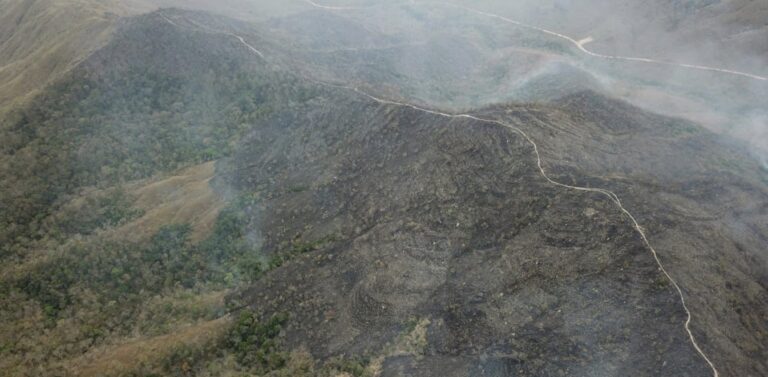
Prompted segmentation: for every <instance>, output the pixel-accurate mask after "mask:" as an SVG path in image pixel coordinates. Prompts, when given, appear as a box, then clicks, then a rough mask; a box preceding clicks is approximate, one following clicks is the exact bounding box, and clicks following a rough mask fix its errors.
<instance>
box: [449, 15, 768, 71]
mask: <svg viewBox="0 0 768 377" xmlns="http://www.w3.org/2000/svg"><path fill="white" fill-rule="evenodd" d="M441 4H442V5H445V6H449V7H455V8H459V9H463V10H466V11H468V12H471V13H475V14H479V15H482V16H486V17H491V18H495V19H498V20H501V21H504V22H506V23H510V24H513V25H516V26H520V27H524V28H527V29H532V30H536V31H539V32H542V33H544V34H547V35H551V36H554V37H557V38H560V39H564V40H566V41H568V42H570V43H571V44H573V45H574V46H576V48H578V49H579V51H581V52H583V53H585V54H587V55H589V56H592V57H595V58H601V59H608V60H621V61H628V62H639V63H650V64H656V65H667V66H673V67H680V68H688V69H695V70H700V71H710V72H718V73H724V74H729V75H735V76H741V77H746V78H749V79H753V80H759V81H768V77H765V76H760V75H755V74H751V73H747V72H740V71H734V70H730V69H725V68H716V67H707V66H703V65H697V64H686V63H675V62H668V61H663V60H657V59H650V58H635V57H627V56H617V55H604V54H599V53H596V52H593V51H590V50H588V49H587V48H586V47H584V45H586V44H587V43H589V42H593V41H594V39H592V37H587V38H585V39H582V40H576V39H575V38H572V37H569V36H567V35H565V34H561V33H558V32H555V31H552V30H547V29H544V28H540V27H538V26H533V25H528V24H526V23H523V22H520V21H515V20H513V19H510V18H507V17H504V16H500V15H498V14H493V13H488V12H484V11H481V10H477V9H473V8H469V7H465V6H463V5H456V4H448V3H441Z"/></svg>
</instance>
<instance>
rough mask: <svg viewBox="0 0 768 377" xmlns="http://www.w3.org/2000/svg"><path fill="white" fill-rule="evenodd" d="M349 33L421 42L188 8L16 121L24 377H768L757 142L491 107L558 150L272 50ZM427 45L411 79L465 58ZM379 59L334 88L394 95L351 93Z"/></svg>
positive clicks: (567, 103)
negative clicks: (747, 148)
mask: <svg viewBox="0 0 768 377" xmlns="http://www.w3.org/2000/svg"><path fill="white" fill-rule="evenodd" d="M299 19H300V17H298V18H290V20H292V22H297V20H299ZM329 20H330V22H332V23H338V24H339V25H338V26H340V30H341V31H339V30H325V33H326V34H323V35H325V36H338V35H344V36H345V37H348V39H346V40H345V41H344V43H343V44H338V43H336V42H332V43H330V44H329V45H328V46H327V47H328V48H330V49H339V48H341V49H344V48H349V47H352V48H357V47H368V46H367V44H372V43H378V42H379V41H385V42H397V41H398V39H397V37H392V36H391V35H387V34H386V33H384V34H381V33H378V32H375V31H371V30H366V29H359V28H357V26H358V25H356V24H355V23H346V22H342V21H343V20H342V21H339V20H338V19H337V18H335V17H331V16H323V17H319V18H318V19H316V20H313V21H312V22H308V23H307V25H296V26H294V25H293V24H285V23H283V24H282V26H283V27H284V28H283V29H282V30H277V31H272V32H270V31H265V29H266V27H265V25H273V26H275V27H276V28H277V27H279V26H280V25H281V22H280V21H275V22H271V23H267V24H261V25H257V26H253V25H250V24H248V23H244V22H241V21H234V20H231V19H226V18H224V17H219V16H213V15H209V14H205V13H201V12H187V11H181V10H163V11H162V12H155V13H152V14H148V15H144V16H140V17H136V18H132V19H126V20H124V21H123V22H122V23H121V27H120V28H119V29H118V30H117V31H116V32H115V33H114V35H113V38H112V39H111V40H110V42H109V43H108V44H107V45H106V46H105V47H104V48H102V49H100V50H99V51H98V52H96V53H94V54H92V55H91V56H90V57H89V58H88V59H87V60H85V61H84V62H83V63H81V64H79V65H78V66H77V67H76V68H75V69H74V70H73V71H72V72H70V73H69V74H67V75H65V76H64V77H63V78H62V79H61V80H60V81H58V82H57V84H56V85H55V86H52V87H50V88H48V89H46V90H45V91H44V92H43V94H42V95H40V96H38V97H37V98H36V99H35V100H34V101H32V102H31V103H30V104H28V106H25V107H24V108H23V109H20V110H19V111H18V112H15V113H14V114H13V116H12V117H8V118H5V122H6V125H5V126H4V127H3V128H2V129H3V132H4V133H3V135H2V136H3V140H5V142H4V143H3V144H2V157H0V158H1V159H0V189H1V190H0V193H1V194H0V195H2V196H0V200H1V202H0V204H2V207H0V208H1V209H2V210H1V211H0V220H2V223H0V225H1V226H2V228H0V229H2V233H0V237H2V241H3V249H2V251H3V255H2V258H3V261H4V265H3V270H2V274H0V275H1V276H2V278H1V279H0V293H1V294H0V299H2V301H1V302H0V304H2V305H0V308H2V309H0V325H1V326H0V334H2V336H0V339H2V343H0V349H2V350H4V351H7V352H4V354H3V357H2V360H0V366H2V370H3V371H7V373H8V374H10V375H40V374H44V375H68V374H69V375H82V374H90V375H131V374H134V375H136V374H138V375H151V374H160V375H184V376H189V375H201V376H205V375H222V374H226V373H232V374H250V375H270V376H314V375H317V376H338V375H340V374H342V373H348V374H350V375H354V376H364V375H365V376H368V375H382V376H396V375H406V376H425V375H426V376H430V375H435V376H437V375H446V376H454V375H455V376H466V375H470V376H481V375H485V376H487V375H496V376H506V375H530V376H538V375H558V374H559V375H575V376H595V375H598V376H602V375H604V376H612V375H620V374H631V375H641V376H656V375H680V376H701V375H713V369H712V368H713V366H711V365H709V363H708V362H707V360H705V359H704V357H703V356H707V357H708V358H711V360H712V362H713V364H714V367H716V368H717V370H719V371H720V373H721V375H745V376H753V375H754V376H759V375H764V374H765V373H766V371H767V370H768V366H766V364H765V360H766V357H765V356H766V354H765V352H766V350H765V348H764V347H763V346H762V344H763V343H764V339H763V337H764V334H765V333H766V331H767V329H766V326H765V321H764V318H765V315H766V310H767V308H766V302H768V300H766V296H765V292H766V281H768V280H766V276H765V271H766V270H768V269H766V260H765V256H764V255H762V254H761V251H762V250H763V249H764V246H765V244H766V240H765V237H764V236H763V234H765V232H766V231H767V230H766V229H765V224H764V222H761V221H762V219H764V218H765V216H766V211H767V210H768V208H766V207H765V203H766V202H768V200H766V196H768V188H767V186H768V182H766V179H765V171H764V170H761V168H760V167H759V166H757V164H756V163H754V162H749V161H750V160H749V157H748V156H747V155H746V154H745V153H744V152H743V151H742V150H740V148H741V145H740V144H739V143H738V142H736V141H734V142H733V144H730V142H723V141H722V140H720V139H718V138H716V137H715V135H713V134H711V133H709V132H707V131H704V130H703V129H701V128H700V127H698V126H696V125H694V124H691V123H687V122H684V121H681V120H679V119H672V118H665V117H660V116H657V115H653V114H650V113H647V112H645V111H642V110H640V109H638V108H635V107H632V106H629V105H627V104H625V103H622V102H619V101H615V100H610V99H607V98H605V97H604V96H602V95H600V94H597V93H594V92H581V93H577V94H573V95H571V96H566V97H563V98H558V96H553V95H552V94H551V93H552V92H557V89H555V90H551V89H549V88H548V87H547V83H544V84H542V85H536V84H533V85H534V87H536V88H542V86H543V87H544V88H543V89H542V92H543V93H546V94H547V97H548V99H549V104H537V105H533V104H506V105H496V106H492V107H486V108H482V109H479V110H475V111H472V114H474V115H475V116H477V117H482V118H488V119H499V120H501V121H503V122H504V124H507V125H510V126H511V127H517V128H519V129H521V130H524V131H525V132H526V133H527V134H528V135H530V137H531V140H533V141H535V142H536V143H537V147H538V149H534V145H533V144H532V143H531V140H529V139H527V138H525V137H523V136H522V135H521V134H520V133H516V132H514V131H513V129H511V128H509V127H502V126H500V125H499V124H498V123H493V122H488V121H482V120H479V119H471V118H468V117H466V116H465V117H461V118H458V117H450V116H446V115H445V113H440V112H436V111H425V110H424V109H420V108H417V107H414V106H403V105H399V104H397V103H394V102H388V101H385V100H380V99H377V98H376V97H373V96H371V95H366V94H365V93H367V92H366V90H369V89H359V90H354V89H352V87H346V88H345V87H340V86H338V85H331V84H327V83H323V82H318V81H317V80H316V78H317V77H319V78H328V75H329V70H328V66H330V65H332V64H333V62H334V61H337V60H335V58H329V59H328V60H326V61H322V60H320V59H319V58H318V60H319V61H311V62H297V63H293V64H285V63H286V62H289V61H290V60H291V59H295V58H297V57H298V56H302V55H301V54H298V53H297V52H296V51H294V50H293V47H295V46H296V45H302V44H305V45H312V44H315V45H314V47H316V48H318V49H319V51H314V52H306V53H307V55H304V56H309V57H318V56H323V55H324V54H325V53H326V51H323V47H324V45H323V44H322V43H320V42H321V40H322V38H317V39H313V38H312V36H307V37H306V39H304V40H298V41H296V44H294V45H292V44H287V43H284V42H285V41H286V39H280V38H277V39H272V38H273V37H274V36H275V35H278V36H280V37H281V38H285V37H286V35H289V34H290V33H287V32H285V30H287V29H290V27H294V28H295V29H294V30H298V31H294V32H298V33H304V32H306V30H308V29H305V27H312V28H318V27H321V26H322V25H323V24H324V23H325V22H328V21H329ZM288 26H290V27H288ZM309 30H313V29H309ZM345 30H356V31H357V32H359V33H363V32H364V31H368V32H369V33H364V34H362V35H357V36H355V35H345V34H344V31H345ZM323 35H321V37H322V36H323ZM356 37H360V38H359V39H358V38H356ZM389 38H393V39H389ZM359 42H362V43H359ZM429 43H430V49H427V50H426V51H427V52H426V53H424V52H423V51H416V50H412V52H413V53H414V55H412V57H413V61H417V62H418V61H419V59H421V58H424V59H435V56H442V55H443V54H445V53H447V52H450V51H448V50H449V49H450V48H449V47H450V44H449V43H447V42H446V41H445V39H439V38H436V39H434V40H432V41H430V42H429ZM484 47H485V46H480V47H479V50H478V51H482V50H483V48H484ZM432 53H434V55H433V56H432V57H430V54H432ZM419 54H424V55H419ZM380 56H384V55H383V54H382V55H380ZM355 59H357V58H352V59H349V60H347V61H346V63H345V65H344V66H342V67H341V69H337V70H333V71H330V74H332V75H333V76H331V77H333V78H334V79H337V80H339V81H342V80H343V79H345V78H346V79H348V80H350V81H353V82H354V83H355V84H360V85H359V86H360V88H370V87H371V86H374V85H373V84H375V83H377V81H375V80H370V76H371V75H372V74H377V73H380V74H381V75H382V77H384V78H387V77H392V76H395V75H394V74H393V72H391V71H389V70H387V69H386V65H384V66H383V67H382V66H376V67H373V68H372V67H365V69H361V70H360V71H359V72H348V73H349V76H346V77H345V76H344V75H343V74H344V69H346V68H349V67H357V66H359V65H360V63H361V61H359V60H355ZM457 59H458V57H457ZM363 61H364V60H363ZM413 61H409V62H406V64H405V68H409V69H412V70H411V71H410V72H411V73H412V74H413V75H414V77H418V76H421V77H424V76H429V75H430V74H433V73H436V72H437V73H439V74H440V76H437V78H438V79H439V78H440V77H446V76H450V75H452V74H453V73H455V72H451V71H450V68H451V67H448V66H444V67H440V68H441V70H435V71H430V70H419V69H414V67H416V68H418V65H417V64H415V63H413ZM461 63H462V64H466V65H462V67H468V66H472V65H473V64H474V62H472V61H471V60H469V59H468V60H466V61H461ZM443 69H444V70H443ZM381 70H383V72H380V71H381ZM568 75H569V76H571V74H570V73H569V74H568ZM432 79H435V77H433V78H432ZM357 80H360V81H365V82H358V81H357ZM382 81H387V80H382ZM405 81H407V80H403V81H402V82H405ZM575 81H577V82H576V83H575V84H573V85H572V86H571V85H570V84H569V85H568V87H569V89H570V90H572V89H574V88H577V87H579V86H580V85H583V82H578V81H580V80H575ZM584 81H585V82H587V83H589V80H588V79H586V80H584ZM551 85H552V86H553V87H554V88H558V85H559V83H557V82H556V83H553V84H551ZM404 89H405V88H403V87H401V86H400V85H399V83H396V84H394V85H392V87H391V88H386V90H385V91H384V92H385V94H379V93H374V92H371V93H370V94H376V95H381V96H384V95H389V96H392V98H400V93H403V92H406V95H407V94H411V93H407V91H406V90H404ZM526 91H527V90H526ZM448 97H450V96H448ZM402 101H405V100H402ZM423 101H424V100H423ZM425 102H426V101H425ZM537 152H538V153H539V154H540V157H541V161H542V166H538V164H537V163H538V161H537V158H536V156H537ZM540 167H543V169H544V171H546V172H547V173H548V174H549V175H550V176H551V177H552V178H554V179H556V180H558V181H561V182H564V183H567V184H575V185H579V186H582V187H605V188H609V189H611V190H613V191H614V192H616V193H617V194H618V195H619V197H620V198H621V200H622V201H623V203H624V205H625V208H627V209H628V210H629V211H630V212H631V213H632V214H634V216H635V217H636V218H637V220H638V221H639V222H640V223H641V225H642V227H643V229H645V231H646V234H647V235H648V237H649V239H650V242H651V244H653V245H655V246H656V247H657V249H658V250H659V258H660V261H657V260H655V258H654V256H653V254H652V253H651V250H649V248H648V247H647V246H648V245H647V244H646V243H645V241H644V240H643V238H642V237H641V233H639V232H638V230H637V229H636V228H635V227H634V224H633V223H632V221H630V218H629V217H628V216H627V214H626V213H624V212H622V211H621V209H620V208H619V207H618V206H617V205H616V203H615V202H614V201H613V200H611V199H610V197H608V196H606V195H603V194H601V193H599V192H586V191H580V190H572V189H568V188H566V187H562V186H558V185H555V184H553V183H552V182H551V181H549V180H547V179H546V178H545V176H544V175H542V171H541V170H540ZM734 208H736V209H734ZM214 217H215V219H214ZM659 262H661V263H663V265H664V266H666V268H667V271H668V272H669V274H670V276H671V277H674V279H675V282H677V283H679V286H680V287H681V292H678V291H677V289H676V287H675V285H674V284H673V281H672V280H670V276H668V275H666V274H665V273H664V272H663V271H660V270H659V266H660V265H659ZM680 294H682V295H683V297H684V298H685V299H686V300H687V306H683V303H682V302H681V296H680ZM224 296H226V299H225V298H224ZM686 309H687V310H689V311H690V313H691V314H692V323H691V325H690V328H691V329H692V333H691V334H688V333H687V332H686V327H685V322H686V321H687V319H688V313H687V312H686ZM30 314H31V315H30ZM692 340H696V341H697V343H696V344H694V343H693V342H692ZM696 345H700V346H701V348H702V349H703V351H702V350H697V349H696ZM155 350H161V352H160V351H158V352H156V351H155Z"/></svg>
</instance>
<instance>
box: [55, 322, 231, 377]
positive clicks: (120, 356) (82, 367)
mask: <svg viewBox="0 0 768 377" xmlns="http://www.w3.org/2000/svg"><path fill="white" fill-rule="evenodd" d="M230 321H231V319H230V318H229V317H228V316H227V317H222V318H219V319H216V320H213V321H208V322H201V323H198V324H195V325H192V326H189V327H185V328H181V329H178V330H177V331H175V332H173V333H171V334H167V335H162V336H157V337H154V338H146V339H135V340H131V341H128V342H126V343H123V344H119V345H113V346H108V347H104V348H101V349H97V350H94V351H91V352H89V353H88V354H86V355H84V356H82V357H80V358H78V359H76V360H73V361H72V362H70V363H69V365H68V366H67V369H68V370H69V371H70V372H71V373H73V374H74V375H76V376H83V377H89V376H115V375H123V374H126V373H128V372H130V371H131V370H136V369H137V368H140V367H142V366H153V365H157V364H158V363H160V362H161V361H162V360H163V359H164V358H167V357H168V356H170V355H171V354H172V353H173V352H174V351H175V350H177V349H179V348H180V347H192V348H201V347H204V346H205V345H206V344H210V342H213V341H216V340H217V339H219V338H220V337H221V336H223V334H224V333H225V331H226V329H227V328H228V325H229V323H230Z"/></svg>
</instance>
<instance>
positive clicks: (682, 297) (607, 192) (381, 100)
mask: <svg viewBox="0 0 768 377" xmlns="http://www.w3.org/2000/svg"><path fill="white" fill-rule="evenodd" d="M306 1H307V2H310V3H312V2H311V0H306ZM322 8H323V9H331V10H338V9H339V8H337V7H330V8H327V7H322ZM341 9H347V8H343V7H342V8H341ZM163 17H165V16H163ZM167 21H169V22H171V23H173V21H171V20H170V19H168V20H167ZM173 24H174V25H175V23H173ZM199 26H201V27H204V26H202V25H199ZM204 28H206V29H209V30H213V29H210V28H207V27H204ZM542 30H543V29H542ZM216 32H218V33H222V34H225V35H229V36H232V37H234V38H236V39H238V40H239V41H240V43H242V44H243V45H244V46H245V47H246V48H248V49H249V50H250V51H251V52H253V53H254V54H256V55H258V56H259V57H260V58H262V59H264V58H265V57H264V55H263V54H262V53H261V52H260V51H259V50H257V49H256V48H254V47H253V46H251V45H250V44H248V43H247V42H246V41H245V39H244V38H243V37H242V36H239V35H237V34H233V33H231V32H227V31H216ZM573 41H574V42H575V43H577V44H578V42H577V41H575V40H573ZM582 43H586V42H582ZM304 79H306V80H308V81H311V82H314V83H316V84H319V85H323V86H326V87H332V88H337V89H342V90H347V91H352V92H355V93H357V94H359V95H361V96H364V97H367V98H369V99H371V100H373V101H375V102H377V103H380V104H383V105H390V106H399V107H405V108H410V109H413V110H416V111H420V112H424V113H427V114H433V115H437V116H440V117H444V118H449V119H471V120H475V121H478V122H483V123H488V124H493V125H496V126H500V127H504V128H506V129H509V130H511V131H513V132H515V133H517V134H519V135H520V136H522V137H523V138H525V140H526V141H528V143H530V144H531V146H532V147H533V151H534V155H535V157H536V165H537V167H538V169H539V172H540V173H541V175H542V177H543V178H544V179H546V180H547V182H549V183H550V184H552V185H555V186H558V187H562V188H565V189H569V190H575V191H580V192H589V193H597V194H601V195H604V196H606V197H607V198H608V199H609V200H611V201H612V202H613V203H615V204H616V206H617V207H618V209H619V210H620V211H621V212H622V213H623V214H624V215H626V217H627V218H628V219H629V220H630V221H631V223H632V226H633V227H634V229H635V230H636V231H637V233H638V234H639V235H640V237H641V238H642V240H643V243H644V244H645V246H646V247H647V248H648V250H649V251H650V252H651V254H652V256H653V259H654V260H655V262H656V264H657V266H658V268H659V270H660V271H661V272H662V273H663V274H664V276H665V277H666V278H667V280H669V282H670V283H671V284H672V286H673V287H674V288H675V291H676V292H677V295H678V296H679V298H680V303H681V305H682V307H683V310H684V311H685V314H686V320H685V323H684V328H685V331H686V333H687V334H688V338H689V340H690V342H691V344H692V345H693V347H694V348H695V349H696V351H697V352H698V354H699V355H700V356H701V357H702V358H703V359H704V361H706V363H707V364H708V366H709V368H710V369H711V370H712V374H713V376H714V377H719V375H720V374H719V372H718V370H717V368H716V367H715V365H714V364H713V363H712V361H711V360H710V359H709V357H708V356H707V355H706V353H705V352H704V351H703V350H702V349H701V347H700V346H699V344H698V342H697V341H696V337H695V336H694V335H693V332H692V331H691V321H692V318H693V317H692V314H691V311H690V309H689V308H688V305H687V304H686V301H685V295H684V294H683V290H682V288H681V287H680V285H679V284H678V283H677V281H676V280H675V279H674V278H673V277H672V276H671V275H670V274H669V272H668V271H667V269H666V268H664V265H663V263H662V262H661V259H660V258H659V255H658V253H657V251H656V249H655V248H654V247H653V246H652V245H651V243H650V241H649V240H648V236H647V235H646V233H645V230H644V229H643V227H642V226H640V223H638V221H637V219H636V218H635V216H634V215H632V213H631V212H630V211H629V210H627V208H626V207H624V205H623V203H622V202H621V200H620V199H619V197H618V195H616V194H615V193H614V192H613V191H610V190H607V189H602V188H592V187H581V186H573V185H568V184H565V183H561V182H558V181H556V180H554V179H553V178H551V177H550V176H549V175H548V174H547V172H546V170H545V169H544V166H543V160H542V157H541V152H540V151H539V146H538V144H536V142H535V141H534V140H533V139H532V138H531V137H530V136H529V135H528V134H527V133H526V132H525V131H523V130H522V129H520V128H518V127H517V126H514V125H512V124H510V123H505V122H502V121H500V120H495V119H488V118H481V117H477V116H475V115H472V114H468V113H458V114H453V113H446V112H442V111H438V110H432V109H428V108H424V107H420V106H417V105H414V104H410V103H407V102H398V101H392V100H387V99H384V98H379V97H376V96H374V95H372V94H369V93H367V92H365V91H363V90H360V89H359V88H357V87H350V86H345V85H338V84H332V83H328V82H324V81H319V80H315V79H311V78H308V77H304Z"/></svg>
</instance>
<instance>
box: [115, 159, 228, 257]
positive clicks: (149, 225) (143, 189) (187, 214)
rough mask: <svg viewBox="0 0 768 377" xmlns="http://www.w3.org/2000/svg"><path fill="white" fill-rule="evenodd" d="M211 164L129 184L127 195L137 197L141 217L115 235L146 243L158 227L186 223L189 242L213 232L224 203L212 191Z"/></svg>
mask: <svg viewBox="0 0 768 377" xmlns="http://www.w3.org/2000/svg"><path fill="white" fill-rule="evenodd" d="M214 170H215V169H214V162H208V163H205V164H201V165H196V166H192V167H190V168H187V169H184V170H182V171H180V172H178V173H177V174H176V175H173V176H170V177H163V178H155V179H153V180H150V181H149V182H142V183H136V184H133V185H131V186H132V187H130V188H129V189H128V193H129V194H130V195H131V196H133V197H135V198H137V200H136V207H137V208H140V209H142V210H144V215H143V216H142V217H140V218H138V219H136V220H134V221H132V222H130V223H128V224H125V225H123V226H121V227H120V228H118V229H116V230H115V232H116V235H118V236H119V237H121V238H123V239H129V240H133V241H141V240H146V239H147V238H149V237H151V236H152V235H153V234H155V233H156V232H157V231H158V230H159V229H160V227H162V226H163V225H168V224H184V223H188V224H190V225H191V226H192V235H191V240H192V241H193V242H196V241H200V240H203V239H204V238H205V237H206V236H208V235H209V234H210V232H211V230H212V229H213V225H214V223H215V221H216V217H217V216H218V214H219V210H221V208H222V207H223V206H224V202H223V201H222V200H221V199H220V198H219V197H218V196H217V195H216V193H215V192H214V191H213V190H212V189H211V187H210V185H209V182H210V180H211V179H212V178H213V175H214Z"/></svg>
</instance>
